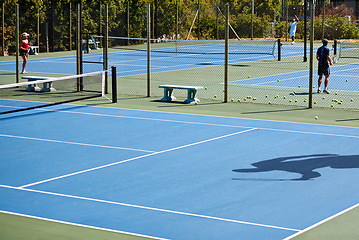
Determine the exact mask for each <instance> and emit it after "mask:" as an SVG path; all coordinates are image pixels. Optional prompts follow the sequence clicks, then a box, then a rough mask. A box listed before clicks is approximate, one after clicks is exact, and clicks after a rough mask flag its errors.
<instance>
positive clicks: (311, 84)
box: [308, 0, 315, 108]
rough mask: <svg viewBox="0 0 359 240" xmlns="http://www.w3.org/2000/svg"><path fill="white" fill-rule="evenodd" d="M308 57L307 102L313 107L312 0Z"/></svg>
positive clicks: (311, 5)
mask: <svg viewBox="0 0 359 240" xmlns="http://www.w3.org/2000/svg"><path fill="white" fill-rule="evenodd" d="M310 1H311V3H310V59H309V63H310V64H309V65H310V67H309V104H308V108H312V107H313V69H314V43H313V42H314V17H315V16H314V9H315V3H314V0H310Z"/></svg>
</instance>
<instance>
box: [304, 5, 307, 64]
mask: <svg viewBox="0 0 359 240" xmlns="http://www.w3.org/2000/svg"><path fill="white" fill-rule="evenodd" d="M307 4H308V0H304V57H303V62H306V61H307V36H308V34H307Z"/></svg>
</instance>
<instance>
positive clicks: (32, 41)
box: [27, 39, 36, 52]
mask: <svg viewBox="0 0 359 240" xmlns="http://www.w3.org/2000/svg"><path fill="white" fill-rule="evenodd" d="M35 43H36V39H31V40H30V42H29V48H28V49H27V51H28V52H30V51H31V47H32V46H33V45H34V44H35Z"/></svg>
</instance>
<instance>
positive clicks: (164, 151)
mask: <svg viewBox="0 0 359 240" xmlns="http://www.w3.org/2000/svg"><path fill="white" fill-rule="evenodd" d="M256 129H257V128H252V129H247V130H244V131H240V132H235V133H230V134H227V135H223V136H219V137H214V138H210V139H206V140H203V141H199V142H195V143H190V144H186V145H183V146H179V147H174V148H170V149H166V150H163V151H158V152H153V153H149V154H145V155H142V156H138V157H134V158H130V159H126V160H122V161H118V162H114V163H110V164H106V165H102V166H98V167H94V168H89V169H85V170H82V171H78V172H73V173H69V174H65V175H62V176H58V177H54V178H49V179H45V180H42V181H38V182H34V183H30V184H26V185H23V186H20V188H26V187H31V186H35V185H38V184H41V183H46V182H51V181H54V180H58V179H63V178H66V177H71V176H75V175H78V174H82V173H87V172H92V171H95V170H99V169H103V168H107V167H111V166H115V165H118V164H122V163H126V162H131V161H134V160H138V159H142V158H146V157H150V156H154V155H158V154H162V153H167V152H172V151H175V150H179V149H183V148H186V147H192V146H195V145H199V144H202V143H207V142H211V141H215V140H218V139H222V138H227V137H231V136H235V135H238V134H242V133H246V132H250V131H254V130H256Z"/></svg>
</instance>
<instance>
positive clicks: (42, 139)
mask: <svg viewBox="0 0 359 240" xmlns="http://www.w3.org/2000/svg"><path fill="white" fill-rule="evenodd" d="M0 137H8V138H18V139H26V140H36V141H43V142H53V143H64V144H72V145H80V146H88V147H99V148H109V149H120V150H129V151H138V152H147V153H153V152H155V151H149V150H142V149H135V148H124V147H115V146H105V145H97V144H89V143H78V142H69V141H60V140H53V139H45V138H34V137H23V136H14V135H7V134H1V133H0Z"/></svg>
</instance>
